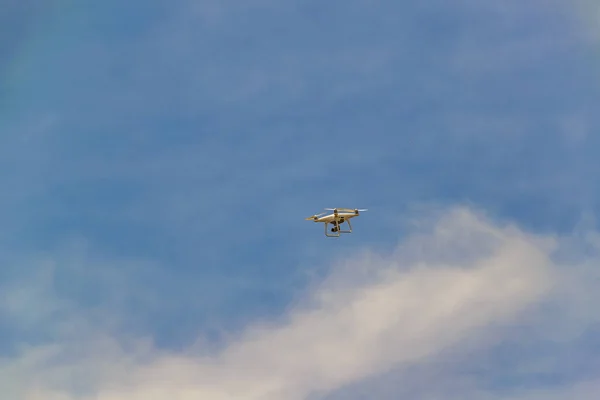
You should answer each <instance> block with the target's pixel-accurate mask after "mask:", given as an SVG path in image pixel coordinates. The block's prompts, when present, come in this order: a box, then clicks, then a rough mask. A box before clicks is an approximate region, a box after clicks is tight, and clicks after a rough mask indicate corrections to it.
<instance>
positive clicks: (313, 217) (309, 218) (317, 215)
mask: <svg viewBox="0 0 600 400" xmlns="http://www.w3.org/2000/svg"><path fill="white" fill-rule="evenodd" d="M324 214H325V213H320V214H315V215H311V216H310V217H308V218H305V219H306V220H307V221H310V220H311V219H315V218H319V217H320V216H321V215H324Z"/></svg>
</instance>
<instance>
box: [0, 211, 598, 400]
mask: <svg viewBox="0 0 600 400" xmlns="http://www.w3.org/2000/svg"><path fill="white" fill-rule="evenodd" d="M428 227H431V226H430V225H427V224H426V225H425V226H423V227H421V230H420V232H419V233H418V234H415V235H413V236H412V237H410V238H408V239H407V240H406V241H404V242H403V243H402V244H401V245H400V246H399V247H398V249H397V251H396V252H394V253H393V254H392V255H390V256H381V255H377V254H374V253H368V252H367V253H364V254H363V255H362V256H360V257H358V258H356V259H352V258H349V259H348V260H347V261H345V262H343V263H341V264H339V265H337V266H335V267H334V268H333V269H332V272H331V274H330V275H329V276H328V277H327V278H326V279H325V280H324V281H323V282H319V283H318V284H315V285H314V286H313V287H311V288H309V289H307V290H308V291H307V293H306V295H305V296H304V297H303V298H301V299H298V303H296V304H294V305H293V306H292V307H290V309H289V312H288V313H286V314H285V315H282V316H281V319H280V320H278V321H258V322H256V323H255V324H253V325H252V326H248V327H247V328H246V329H245V330H244V331H243V332H241V333H239V334H237V335H234V336H233V337H231V338H229V341H228V343H227V344H226V345H225V346H224V347H223V348H221V349H215V348H212V347H211V346H208V345H206V344H205V342H204V341H203V340H202V338H200V339H199V341H198V343H197V345H196V346H194V347H193V348H190V349H187V350H185V351H182V352H181V353H175V352H168V351H165V350H161V349H157V348H155V347H153V346H151V345H150V344H149V342H146V341H145V340H142V339H139V340H133V341H131V340H130V339H129V341H126V340H124V339H123V338H121V337H118V336H115V335H111V334H109V333H108V332H106V330H103V329H102V326H100V325H98V326H95V327H94V328H95V329H93V330H91V329H85V330H84V331H83V332H85V333H84V334H82V335H79V336H78V335H73V332H70V335H69V337H70V339H69V341H61V340H57V341H56V342H55V343H52V344H49V345H47V346H41V347H31V348H28V349H23V351H22V352H21V355H20V356H19V357H18V358H12V359H5V360H4V361H3V362H2V364H1V367H0V368H1V370H2V373H1V374H0V376H2V378H0V389H1V390H2V391H3V392H4V393H12V394H14V396H15V397H14V398H23V399H28V400H29V399H37V398H44V399H48V398H53V397H52V396H55V397H54V398H57V399H68V400H71V399H88V398H89V399H91V398H94V399H98V400H125V399H127V400H132V399H133V400H136V399H144V400H152V399H165V398H169V399H181V400H188V399H199V398H201V399H211V400H221V399H223V400H229V399H248V400H255V399H256V400H258V399H260V400H270V399H283V398H285V399H292V400H293V399H305V398H307V396H310V395H311V394H314V393H328V392H332V391H335V390H338V389H342V388H344V387H345V386H347V385H350V384H357V383H360V382H361V381H363V380H365V379H369V378H370V377H373V376H377V375H378V374H384V373H386V372H387V371H389V370H393V369H398V367H399V366H405V367H408V366H418V365H423V364H424V363H425V364H426V363H432V362H435V360H436V359H438V358H440V357H442V356H441V355H442V354H443V353H444V352H447V351H449V350H452V351H458V352H460V351H461V349H463V350H464V351H465V352H467V353H468V351H467V350H465V349H467V348H468V349H471V350H473V349H477V348H478V347H480V346H485V345H486V344H487V345H489V344H492V343H494V342H496V341H498V340H501V339H502V337H501V332H502V330H501V329H499V327H502V326H503V325H504V326H510V325H511V323H513V324H517V323H523V321H524V320H526V319H523V315H528V313H529V314H530V312H531V311H532V310H535V308H536V306H537V305H538V304H539V303H540V302H542V301H545V300H547V299H548V298H550V297H549V296H553V295H554V293H558V292H560V290H559V291H558V292H557V291H556V290H555V289H556V288H561V289H562V287H561V286H560V285H562V281H561V280H557V278H559V277H561V275H560V274H559V270H558V269H557V267H556V266H555V265H554V264H553V262H552V259H551V254H552V251H553V250H554V249H555V248H556V246H557V245H559V241H558V240H557V239H553V238H544V237H538V236H535V235H529V234H527V233H524V232H522V231H520V230H518V229H517V228H516V227H514V226H502V227H500V226H496V225H494V224H492V223H491V222H489V221H488V220H486V219H484V218H483V217H482V216H480V215H478V214H475V213H473V212H471V211H468V210H465V209H457V210H454V211H452V212H450V213H448V214H444V215H442V217H441V218H440V219H439V220H437V221H436V222H435V224H434V225H433V227H432V228H433V229H431V230H428ZM578 276H581V275H580V274H578ZM576 281H577V279H576V278H573V279H572V280H571V281H569V282H570V283H569V284H568V285H566V286H565V288H573V285H571V284H572V283H575V284H578V283H580V282H576ZM567 292H568V290H567ZM563 293H566V292H565V291H564V290H563ZM569 293H571V292H569ZM588 293H589V292H588ZM572 304H574V303H572ZM588 309H591V308H590V307H588ZM115 311H116V312H117V311H118V310H115ZM567 311H568V310H567ZM595 314H597V313H595ZM595 314H594V313H593V312H590V315H587V314H585V313H581V314H579V317H578V318H579V319H581V320H590V316H591V317H593V316H594V315H595ZM121 317H127V316H121ZM581 329H584V327H580V330H581ZM90 332H92V333H91V334H90ZM571 334H572V333H571ZM568 336H569V335H568ZM440 359H441V358H440ZM400 370H401V369H400ZM395 379H400V378H398V377H396V378H395ZM471 389H473V388H471ZM473 390H475V389H473ZM375 392H376V391H375ZM463 394H464V395H466V393H463ZM492 397H494V396H492Z"/></svg>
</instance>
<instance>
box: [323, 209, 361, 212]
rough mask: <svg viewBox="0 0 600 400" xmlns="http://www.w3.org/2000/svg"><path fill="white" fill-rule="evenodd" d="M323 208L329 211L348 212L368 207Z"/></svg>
mask: <svg viewBox="0 0 600 400" xmlns="http://www.w3.org/2000/svg"><path fill="white" fill-rule="evenodd" d="M325 210H329V211H335V210H337V211H348V212H355V211H368V209H366V208H326V209H325Z"/></svg>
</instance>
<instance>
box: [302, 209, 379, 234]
mask: <svg viewBox="0 0 600 400" xmlns="http://www.w3.org/2000/svg"><path fill="white" fill-rule="evenodd" d="M325 210H329V211H333V213H331V214H327V213H321V214H316V215H312V216H310V217H308V218H306V220H307V221H310V220H313V221H315V222H323V223H324V224H325V236H327V237H340V234H342V233H352V225H351V224H350V219H351V218H354V217H358V216H359V215H360V212H361V211H367V210H366V209H362V210H359V209H358V208H355V209H350V208H326V209H325ZM325 214H327V215H325ZM344 222H347V223H348V228H349V229H348V230H347V231H343V230H342V228H341V225H342V224H343V223H344ZM329 224H332V225H333V228H331V232H333V235H330V234H329V233H328V232H327V226H328V225H329Z"/></svg>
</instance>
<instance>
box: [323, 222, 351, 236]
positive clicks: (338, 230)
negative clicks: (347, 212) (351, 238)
mask: <svg viewBox="0 0 600 400" xmlns="http://www.w3.org/2000/svg"><path fill="white" fill-rule="evenodd" d="M345 222H347V223H348V228H349V229H348V230H347V231H343V230H342V228H341V225H342V224H343V223H344V222H343V221H342V223H337V222H332V223H331V225H333V228H331V232H333V235H330V234H329V233H328V232H327V227H328V226H329V222H326V223H325V236H327V237H340V234H342V233H352V225H351V224H350V220H349V219H348V220H346V221H345Z"/></svg>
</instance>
